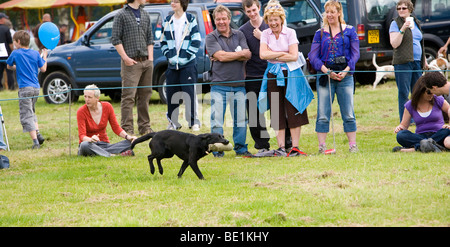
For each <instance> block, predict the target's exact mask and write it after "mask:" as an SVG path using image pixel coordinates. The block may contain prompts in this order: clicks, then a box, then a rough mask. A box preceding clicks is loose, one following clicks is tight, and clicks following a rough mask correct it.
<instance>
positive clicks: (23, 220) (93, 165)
mask: <svg viewBox="0 0 450 247" xmlns="http://www.w3.org/2000/svg"><path fill="white" fill-rule="evenodd" d="M154 95H155V98H154V99H153V101H152V104H151V106H150V111H151V122H152V128H153V129H154V130H162V129H165V127H166V125H167V120H166V119H165V112H166V106H165V105H161V104H158V99H157V96H156V93H155V94H154ZM16 97H17V91H16V92H5V91H2V92H0V98H1V99H9V98H16ZM205 98H208V95H205ZM102 100H109V98H107V97H104V98H103V97H102ZM316 103H317V101H316V100H313V102H312V104H311V105H310V107H309V108H308V111H309V112H308V113H309V118H310V124H309V125H307V126H306V127H304V128H302V135H301V141H300V146H301V149H302V150H304V151H306V152H307V153H308V154H310V155H309V156H308V157H295V158H260V159H247V158H237V157H235V155H234V153H233V152H227V153H226V155H225V157H224V158H222V159H216V158H214V157H213V156H212V155H208V156H206V157H204V158H203V159H201V160H200V161H199V166H200V169H201V170H202V173H203V175H204V176H205V178H206V180H205V181H201V180H198V179H197V177H196V175H195V174H194V172H193V171H192V169H190V168H188V169H187V170H186V172H185V174H184V175H183V177H182V178H181V179H178V178H177V176H176V174H177V173H178V170H179V168H180V165H181V160H180V159H178V158H176V157H175V158H173V159H166V160H163V167H164V175H160V174H159V173H157V172H156V174H155V175H152V174H150V171H149V166H148V161H147V155H148V154H149V152H150V151H149V149H148V145H147V144H146V143H143V144H140V145H138V146H136V149H135V152H136V156H133V157H112V158H102V157H94V158H92V157H91V158H87V157H78V156H77V155H76V152H77V145H78V137H77V128H76V110H77V109H78V107H80V106H81V105H83V104H84V101H83V98H82V97H80V101H79V102H76V103H73V104H72V105H71V106H70V108H69V105H67V104H66V105H49V104H47V103H45V101H44V99H43V98H40V99H39V100H38V103H37V106H36V109H37V115H38V119H39V124H40V129H41V132H42V133H43V135H44V136H45V137H46V138H47V140H46V142H45V143H44V145H43V147H42V148H41V149H40V150H31V149H30V147H31V140H30V138H29V135H28V134H27V133H22V127H21V125H20V122H19V114H18V112H19V111H18V102H17V101H1V102H0V104H1V106H2V109H3V114H4V118H5V122H6V127H7V134H8V138H9V142H10V146H11V151H10V152H2V154H4V155H7V156H8V157H9V158H10V161H11V168H10V169H3V170H0V191H1V193H0V226H448V225H449V223H450V212H449V202H450V200H449V194H450V193H449V192H450V173H449V164H450V153H440V154H435V153H430V154H423V153H409V154H403V153H392V152H391V150H392V147H394V146H396V145H398V144H397V143H396V139H395V134H394V132H393V130H394V128H395V126H396V125H397V124H398V113H397V89H396V86H395V83H394V82H393V81H390V82H388V83H386V84H382V85H378V87H377V89H376V90H372V89H371V86H364V87H363V86H359V87H357V89H356V94H355V112H356V116H357V123H358V132H357V141H358V146H359V149H360V152H359V153H357V154H350V153H349V152H348V144H347V140H346V137H345V134H344V133H343V132H342V120H341V118H340V113H339V108H338V105H337V103H335V104H334V105H333V110H334V112H335V114H336V117H335V130H336V145H337V148H336V149H337V154H336V155H332V156H324V155H316V153H317V138H316V134H315V132H314V126H315V117H316ZM113 106H114V108H115V111H116V115H118V118H119V117H120V114H119V111H120V105H119V103H113ZM209 108H210V107H209V105H208V104H207V103H206V104H203V105H202V108H201V117H202V122H203V124H204V125H203V126H202V129H201V130H202V132H209ZM69 109H70V111H69ZM69 113H70V114H69ZM69 115H70V117H69ZM69 118H70V138H69ZM227 118H228V119H230V117H229V115H228V116H227ZM180 119H184V117H180ZM183 121H184V120H183ZM182 123H184V126H186V122H182ZM227 126H230V125H227ZM182 130H183V131H189V130H188V129H187V128H186V127H184V128H183V129H182ZM271 133H272V134H273V131H272V132H271ZM108 135H109V136H110V138H111V139H112V141H113V142H117V141H119V138H118V137H116V136H115V135H114V133H113V132H112V131H111V129H110V128H108ZM225 135H226V137H227V138H229V139H232V128H231V127H227V128H225ZM69 140H71V141H70V147H69ZM247 142H248V143H249V149H250V151H251V152H253V153H254V152H256V150H255V149H254V148H253V145H254V142H253V140H252V139H251V137H250V135H248V137H247ZM327 144H328V146H329V147H331V146H332V135H331V133H330V135H329V136H328V140H327ZM271 145H272V147H273V148H274V147H276V141H275V138H274V137H273V138H272V139H271Z"/></svg>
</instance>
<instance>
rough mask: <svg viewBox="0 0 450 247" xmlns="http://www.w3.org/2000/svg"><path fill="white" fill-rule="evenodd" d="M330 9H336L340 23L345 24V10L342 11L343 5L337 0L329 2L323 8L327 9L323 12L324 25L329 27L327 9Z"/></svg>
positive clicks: (329, 0)
mask: <svg viewBox="0 0 450 247" xmlns="http://www.w3.org/2000/svg"><path fill="white" fill-rule="evenodd" d="M328 7H335V8H336V11H337V12H338V13H339V23H341V24H345V21H344V10H343V9H342V4H341V3H340V2H338V1H336V0H328V1H327V2H326V3H325V5H324V6H323V8H324V9H325V12H323V25H324V26H328V19H327V8H328Z"/></svg>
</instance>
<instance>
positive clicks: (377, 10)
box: [366, 0, 398, 21]
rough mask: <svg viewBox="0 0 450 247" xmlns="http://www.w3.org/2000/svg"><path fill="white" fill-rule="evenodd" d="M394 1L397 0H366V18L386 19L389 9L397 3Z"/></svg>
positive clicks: (371, 19)
mask: <svg viewBox="0 0 450 247" xmlns="http://www.w3.org/2000/svg"><path fill="white" fill-rule="evenodd" d="M396 2H398V0H396V1H392V0H366V11H367V20H369V21H384V20H386V17H387V16H388V14H389V11H390V10H391V9H392V7H394V6H395V5H396V4H397V3H396Z"/></svg>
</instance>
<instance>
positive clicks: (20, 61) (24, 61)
mask: <svg viewBox="0 0 450 247" xmlns="http://www.w3.org/2000/svg"><path fill="white" fill-rule="evenodd" d="M13 43H14V47H15V50H14V51H13V52H11V55H10V56H9V58H8V60H6V64H7V66H8V69H10V70H17V72H16V73H17V84H18V85H19V114H20V123H21V124H22V127H23V132H24V133H25V132H28V133H29V134H30V137H31V139H32V140H33V145H32V146H31V148H32V149H38V148H40V147H41V146H40V145H41V144H42V143H43V142H44V140H45V139H44V138H43V137H42V135H41V134H40V133H39V126H38V121H37V117H36V111H35V104H36V101H37V96H39V90H40V85H39V81H38V73H39V69H40V70H41V72H45V71H46V70H47V62H46V61H45V60H46V59H47V50H45V49H44V51H43V52H42V57H41V55H40V54H39V52H37V51H35V50H32V49H29V48H28V47H29V44H30V35H29V34H28V33H27V32H25V31H23V30H20V31H17V32H16V33H15V34H14V36H13Z"/></svg>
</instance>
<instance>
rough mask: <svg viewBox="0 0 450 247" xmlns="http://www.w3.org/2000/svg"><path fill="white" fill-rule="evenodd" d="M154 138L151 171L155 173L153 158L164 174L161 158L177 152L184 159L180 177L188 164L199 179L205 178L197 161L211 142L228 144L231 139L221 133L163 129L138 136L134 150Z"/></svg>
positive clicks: (150, 163)
mask: <svg viewBox="0 0 450 247" xmlns="http://www.w3.org/2000/svg"><path fill="white" fill-rule="evenodd" d="M150 138H151V139H152V140H151V141H150V143H149V144H148V146H149V147H150V150H151V151H152V153H151V154H150V155H149V156H148V163H149V165H150V172H151V173H152V174H154V173H155V167H154V165H153V159H156V162H157V163H158V170H159V173H160V174H161V175H162V174H163V168H162V166H161V160H162V159H165V158H172V157H173V155H174V154H175V155H176V156H178V157H179V158H180V159H182V160H183V164H182V165H181V169H180V171H179V172H178V178H181V176H182V175H183V173H184V171H185V170H186V168H187V167H188V166H191V168H192V170H194V172H195V174H196V175H197V177H198V178H199V179H205V178H204V177H203V175H202V173H201V172H200V169H199V168H198V165H197V161H198V160H199V159H201V158H203V157H204V156H206V155H207V154H208V153H209V144H214V143H222V144H224V145H227V144H228V143H229V141H228V140H227V139H225V138H224V136H223V135H221V134H216V133H208V134H200V135H194V134H190V133H184V132H180V131H176V130H162V131H158V132H153V133H149V134H146V135H143V136H141V137H139V138H137V139H136V140H135V141H134V142H133V143H132V144H131V149H132V150H133V148H134V146H136V144H138V143H141V142H144V141H146V140H148V139H150Z"/></svg>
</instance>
